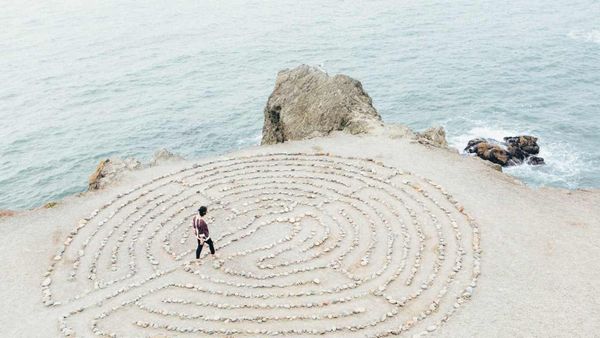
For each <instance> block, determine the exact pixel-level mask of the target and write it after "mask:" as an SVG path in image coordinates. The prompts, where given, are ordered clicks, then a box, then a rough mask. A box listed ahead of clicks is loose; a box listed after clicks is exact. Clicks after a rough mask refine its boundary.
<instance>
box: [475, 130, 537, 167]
mask: <svg viewBox="0 0 600 338" xmlns="http://www.w3.org/2000/svg"><path fill="white" fill-rule="evenodd" d="M464 151H465V152H467V153H471V154H476V155H477V156H479V157H480V158H482V159H484V160H487V161H490V162H493V163H497V164H499V165H501V166H511V165H518V164H522V163H527V164H531V165H540V164H544V159H543V158H541V157H538V156H534V155H535V154H538V153H539V151H540V147H539V146H538V144H537V138H536V137H533V136H527V135H523V136H511V137H505V138H504V142H499V141H496V140H493V139H484V138H476V139H472V140H470V141H469V142H468V144H467V146H466V147H465V149H464Z"/></svg>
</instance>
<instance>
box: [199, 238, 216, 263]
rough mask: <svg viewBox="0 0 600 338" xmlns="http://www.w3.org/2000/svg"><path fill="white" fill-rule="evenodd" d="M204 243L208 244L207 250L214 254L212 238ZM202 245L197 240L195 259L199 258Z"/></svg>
mask: <svg viewBox="0 0 600 338" xmlns="http://www.w3.org/2000/svg"><path fill="white" fill-rule="evenodd" d="M204 243H207V244H208V248H209V249H210V253H211V254H213V255H214V254H215V246H214V245H213V241H212V238H209V239H207V240H206V241H204ZM203 246H204V244H200V240H198V248H196V259H199V258H200V253H202V247H203Z"/></svg>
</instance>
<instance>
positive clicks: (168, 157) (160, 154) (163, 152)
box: [150, 148, 184, 167]
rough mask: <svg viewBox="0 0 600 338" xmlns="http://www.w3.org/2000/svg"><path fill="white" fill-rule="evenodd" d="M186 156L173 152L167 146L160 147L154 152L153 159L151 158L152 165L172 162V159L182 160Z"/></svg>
mask: <svg viewBox="0 0 600 338" xmlns="http://www.w3.org/2000/svg"><path fill="white" fill-rule="evenodd" d="M183 159H184V158H183V157H181V156H179V155H177V154H173V153H172V152H170V151H168V150H167V149H165V148H162V149H159V150H157V151H156V152H155V153H154V156H152V159H151V160H150V166H151V167H154V166H157V165H159V164H162V163H166V162H171V161H182V160H183Z"/></svg>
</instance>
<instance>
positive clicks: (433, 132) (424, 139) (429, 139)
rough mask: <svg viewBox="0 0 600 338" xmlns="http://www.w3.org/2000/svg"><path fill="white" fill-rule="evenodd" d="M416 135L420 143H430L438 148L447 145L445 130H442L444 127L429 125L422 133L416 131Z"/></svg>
mask: <svg viewBox="0 0 600 338" xmlns="http://www.w3.org/2000/svg"><path fill="white" fill-rule="evenodd" d="M417 137H418V140H419V142H421V143H425V144H430V145H433V146H435V147H440V148H447V147H448V141H446V130H444V127H431V128H429V129H426V130H425V131H423V132H422V133H417Z"/></svg>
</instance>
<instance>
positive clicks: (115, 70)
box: [0, 0, 600, 209]
mask: <svg viewBox="0 0 600 338" xmlns="http://www.w3.org/2000/svg"><path fill="white" fill-rule="evenodd" d="M599 18H600V2H598V1H595V0H580V1H578V0H575V1H564V0H557V1H538V0H533V1H489V2H488V1H451V2H448V1H396V0H394V1H391V0H390V1H323V0H318V1H313V0H304V1H282V0H278V1H262V0H261V1H236V0H227V1H221V0H219V1H206V0H193V1H192V0H190V1H168V2H164V1H160V2H159V1H135V2H134V1H122V0H119V1H111V0H104V1H92V0H90V1H31V2H29V1H11V0H0V121H1V123H0V209H6V208H8V209H20V208H29V207H34V206H38V205H41V204H42V203H44V202H46V201H49V200H55V199H59V198H61V197H64V196H66V195H69V194H73V193H76V192H79V191H83V190H85V189H86V181H87V177H88V176H89V174H90V173H91V172H92V171H93V170H94V168H95V166H96V164H97V162H98V160H99V159H101V158H105V157H107V156H113V155H118V156H134V157H137V158H139V159H141V160H144V161H147V160H149V159H150V157H151V155H152V153H153V152H154V151H155V150H156V149H158V148H160V147H166V148H167V149H170V150H172V151H174V152H176V153H180V154H182V155H184V156H185V157H187V158H190V159H196V158H201V157H205V156H209V155H215V154H221V153H225V152H227V151H229V150H232V149H236V148H240V147H244V146H247V145H251V144H256V143H258V142H259V137H260V132H261V127H262V118H263V115H262V109H263V107H264V105H265V103H266V100H267V97H268V95H269V93H270V92H271V90H272V88H273V84H274V80H275V76H276V73H277V71H278V70H280V69H282V68H289V67H294V66H296V65H298V64H301V63H306V64H312V65H322V67H323V68H325V69H326V70H327V71H328V72H329V73H330V74H334V73H344V74H348V75H350V76H353V77H355V78H357V79H359V80H360V81H362V83H363V85H364V87H365V89H366V90H367V92H368V93H369V94H370V95H371V97H372V98H373V101H374V104H375V106H376V108H377V109H378V110H379V112H380V113H381V114H382V116H383V118H384V120H385V121H386V122H402V123H405V124H408V125H409V126H411V127H413V128H415V129H424V128H426V127H428V126H431V125H434V124H438V125H443V126H445V127H446V129H447V132H448V134H449V135H448V137H449V140H450V142H451V143H452V144H454V145H456V146H457V147H463V146H464V144H465V143H466V141H467V140H468V139H469V138H471V137H475V136H492V137H502V136H509V135H516V134H521V133H530V134H533V135H536V136H538V137H539V138H540V141H539V144H540V146H541V149H542V151H541V156H543V157H544V158H545V159H546V162H547V163H548V165H546V166H542V167H535V168H534V167H529V166H523V167H519V168H513V169H509V170H507V172H508V173H510V174H512V175H515V176H517V177H519V178H521V179H523V180H524V181H525V182H527V183H528V184H530V185H532V186H557V187H567V188H586V187H600V169H599V167H600V136H599V128H600V19H599Z"/></svg>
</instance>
